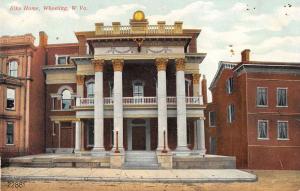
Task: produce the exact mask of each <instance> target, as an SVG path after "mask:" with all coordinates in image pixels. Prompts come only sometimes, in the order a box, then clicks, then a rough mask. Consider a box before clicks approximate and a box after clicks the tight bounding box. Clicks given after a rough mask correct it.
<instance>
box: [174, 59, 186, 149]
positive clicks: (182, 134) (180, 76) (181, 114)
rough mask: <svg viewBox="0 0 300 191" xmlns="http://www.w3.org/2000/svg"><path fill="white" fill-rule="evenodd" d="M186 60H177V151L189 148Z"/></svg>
mask: <svg viewBox="0 0 300 191" xmlns="http://www.w3.org/2000/svg"><path fill="white" fill-rule="evenodd" d="M184 69H185V60H184V58H180V59H176V98H177V99H176V100H177V148H176V150H178V151H181V150H183V151H184V150H188V148H187V129H186V128H187V122H186V101H185V77H184Z"/></svg>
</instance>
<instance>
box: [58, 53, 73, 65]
mask: <svg viewBox="0 0 300 191" xmlns="http://www.w3.org/2000/svg"><path fill="white" fill-rule="evenodd" d="M69 59H70V56H68V55H59V56H58V55H56V64H57V65H65V64H69Z"/></svg>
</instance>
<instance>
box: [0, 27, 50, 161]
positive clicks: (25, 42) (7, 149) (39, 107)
mask: <svg viewBox="0 0 300 191" xmlns="http://www.w3.org/2000/svg"><path fill="white" fill-rule="evenodd" d="M34 40H35V38H34V37H33V36H32V35H31V34H25V35H21V36H2V37H0V57H1V58H0V154H2V155H3V157H5V156H6V155H17V154H18V153H23V154H25V153H27V154H35V153H41V152H44V150H45V144H44V135H45V133H44V130H45V129H44V126H45V123H44V121H45V120H44V111H45V107H44V102H45V99H44V96H45V92H44V87H45V86H44V84H45V82H44V75H43V73H42V70H41V69H42V66H43V65H44V64H45V50H44V47H45V43H47V38H46V36H45V33H44V32H40V44H39V46H37V47H36V46H34ZM4 155H5V156H4Z"/></svg>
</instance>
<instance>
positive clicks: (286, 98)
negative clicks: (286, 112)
mask: <svg viewBox="0 0 300 191" xmlns="http://www.w3.org/2000/svg"><path fill="white" fill-rule="evenodd" d="M279 89H284V90H286V97H285V101H286V105H278V90H279ZM288 105H289V104H288V88H287V87H285V88H282V87H277V88H276V107H288Z"/></svg>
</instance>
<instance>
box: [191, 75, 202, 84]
mask: <svg viewBox="0 0 300 191" xmlns="http://www.w3.org/2000/svg"><path fill="white" fill-rule="evenodd" d="M200 76H201V74H193V84H199V81H200Z"/></svg>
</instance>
